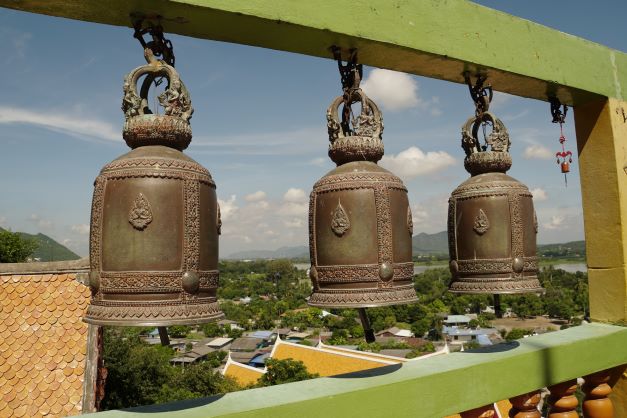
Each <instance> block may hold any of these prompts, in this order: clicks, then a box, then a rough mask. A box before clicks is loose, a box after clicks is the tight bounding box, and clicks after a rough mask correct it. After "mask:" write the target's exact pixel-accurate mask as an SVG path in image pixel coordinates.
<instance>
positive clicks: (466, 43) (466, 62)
mask: <svg viewBox="0 0 627 418" xmlns="http://www.w3.org/2000/svg"><path fill="white" fill-rule="evenodd" d="M0 6H2V7H8V8H12V9H18V10H24V11H29V12H34V13H41V14H47V15H52V16H61V17H67V18H71V19H79V20H85V21H91V22H98V23H105V24H111V25H120V26H129V25H130V24H131V17H132V16H134V17H137V16H144V17H146V18H150V19H156V18H157V17H160V18H161V22H162V25H163V27H164V29H165V31H166V32H171V33H178V34H181V35H188V36H193V37H197V38H205V39H214V40H220V41H227V42H235V43H240V44H247V45H255V46H260V47H264V48H271V49H277V50H282V51H290V52H296V53H301V54H306V55H312V56H318V57H327V58H329V57H330V56H331V54H330V52H329V47H330V46H331V45H338V46H341V47H342V48H344V49H345V50H348V49H349V48H358V49H359V59H360V61H361V62H363V63H364V64H367V65H371V66H375V67H381V68H389V69H393V70H397V71H403V72H407V73H413V74H418V75H422V76H426V77H433V78H439V79H442V80H448V81H453V82H458V83H461V82H462V81H463V77H462V73H463V72H464V71H465V70H469V71H471V72H475V73H476V72H485V73H487V74H488V76H489V78H490V80H491V82H492V84H493V85H494V87H495V89H496V90H499V91H503V92H507V93H511V94H516V95H518V96H524V97H531V98H536V99H540V100H546V98H547V96H548V95H554V94H557V95H558V97H559V98H560V99H561V100H562V102H564V103H567V104H570V105H573V104H578V103H584V102H588V101H590V100H591V99H595V98H597V99H598V96H604V97H614V98H617V99H622V95H623V92H622V89H623V87H622V86H625V88H627V54H625V53H623V52H620V51H616V50H612V49H610V48H607V47H604V46H602V45H599V44H595V43H593V42H589V41H587V40H584V39H581V38H577V37H575V36H571V35H568V34H565V33H562V32H559V31H557V30H553V29H550V28H547V27H545V26H542V25H539V24H536V23H533V22H530V21H528V20H524V19H520V18H517V17H515V16H511V15H508V14H506V13H502V12H499V11H496V10H492V9H489V8H486V7H483V6H479V5H477V4H474V3H472V2H469V1H466V0H413V1H407V0H307V1H297V0H239V1H238V0H107V1H102V0H0ZM129 35H130V34H129ZM181 58H182V57H181ZM595 96H597V97H595Z"/></svg>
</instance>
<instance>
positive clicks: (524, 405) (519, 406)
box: [509, 390, 542, 418]
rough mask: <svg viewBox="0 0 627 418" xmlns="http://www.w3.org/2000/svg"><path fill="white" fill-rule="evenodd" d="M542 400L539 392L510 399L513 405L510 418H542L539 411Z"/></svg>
mask: <svg viewBox="0 0 627 418" xmlns="http://www.w3.org/2000/svg"><path fill="white" fill-rule="evenodd" d="M540 399H542V397H541V396H540V391H539V390H536V391H534V392H529V393H525V394H522V395H518V396H514V397H513V398H510V399H509V401H510V402H511V403H512V409H510V411H509V416H510V418H542V414H540V411H538V404H539V403H540Z"/></svg>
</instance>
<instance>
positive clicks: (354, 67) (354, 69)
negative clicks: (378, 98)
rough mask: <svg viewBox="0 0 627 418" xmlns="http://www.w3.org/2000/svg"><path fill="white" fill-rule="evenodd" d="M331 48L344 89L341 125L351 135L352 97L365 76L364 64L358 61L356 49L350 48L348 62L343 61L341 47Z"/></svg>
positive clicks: (363, 104)
mask: <svg viewBox="0 0 627 418" xmlns="http://www.w3.org/2000/svg"><path fill="white" fill-rule="evenodd" d="M331 50H332V52H333V57H334V58H335V60H336V61H337V68H338V70H339V72H340V81H341V83H342V91H343V95H342V96H343V106H342V121H341V123H340V125H341V126H342V130H343V131H344V132H345V133H347V134H349V135H351V134H353V133H354V132H353V129H351V119H352V117H353V112H352V109H351V105H352V97H353V93H354V92H355V91H356V90H359V84H360V83H361V79H362V77H363V65H362V64H358V63H357V50H356V49H351V50H350V58H349V60H348V61H346V64H343V63H342V50H341V49H340V48H339V47H337V46H333V47H332V48H331ZM365 105H366V104H365V103H362V106H365Z"/></svg>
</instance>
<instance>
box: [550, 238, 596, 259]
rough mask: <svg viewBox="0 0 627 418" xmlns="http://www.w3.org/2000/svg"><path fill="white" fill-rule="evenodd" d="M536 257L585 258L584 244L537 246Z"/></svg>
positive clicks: (583, 242)
mask: <svg viewBox="0 0 627 418" xmlns="http://www.w3.org/2000/svg"><path fill="white" fill-rule="evenodd" d="M538 255H539V256H542V257H558V258H559V257H585V256H586V242H585V241H571V242H565V243H562V244H541V245H538Z"/></svg>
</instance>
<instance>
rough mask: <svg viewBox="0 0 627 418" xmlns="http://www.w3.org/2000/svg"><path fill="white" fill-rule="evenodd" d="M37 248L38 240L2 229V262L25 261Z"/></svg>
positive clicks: (0, 240)
mask: <svg viewBox="0 0 627 418" xmlns="http://www.w3.org/2000/svg"><path fill="white" fill-rule="evenodd" d="M36 249H37V242H36V241H34V240H31V239H26V238H22V237H21V236H20V234H18V233H17V232H11V231H6V230H4V229H0V263H23V262H25V261H26V260H27V259H28V257H30V256H31V255H32V254H33V252H34V251H35V250H36Z"/></svg>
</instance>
